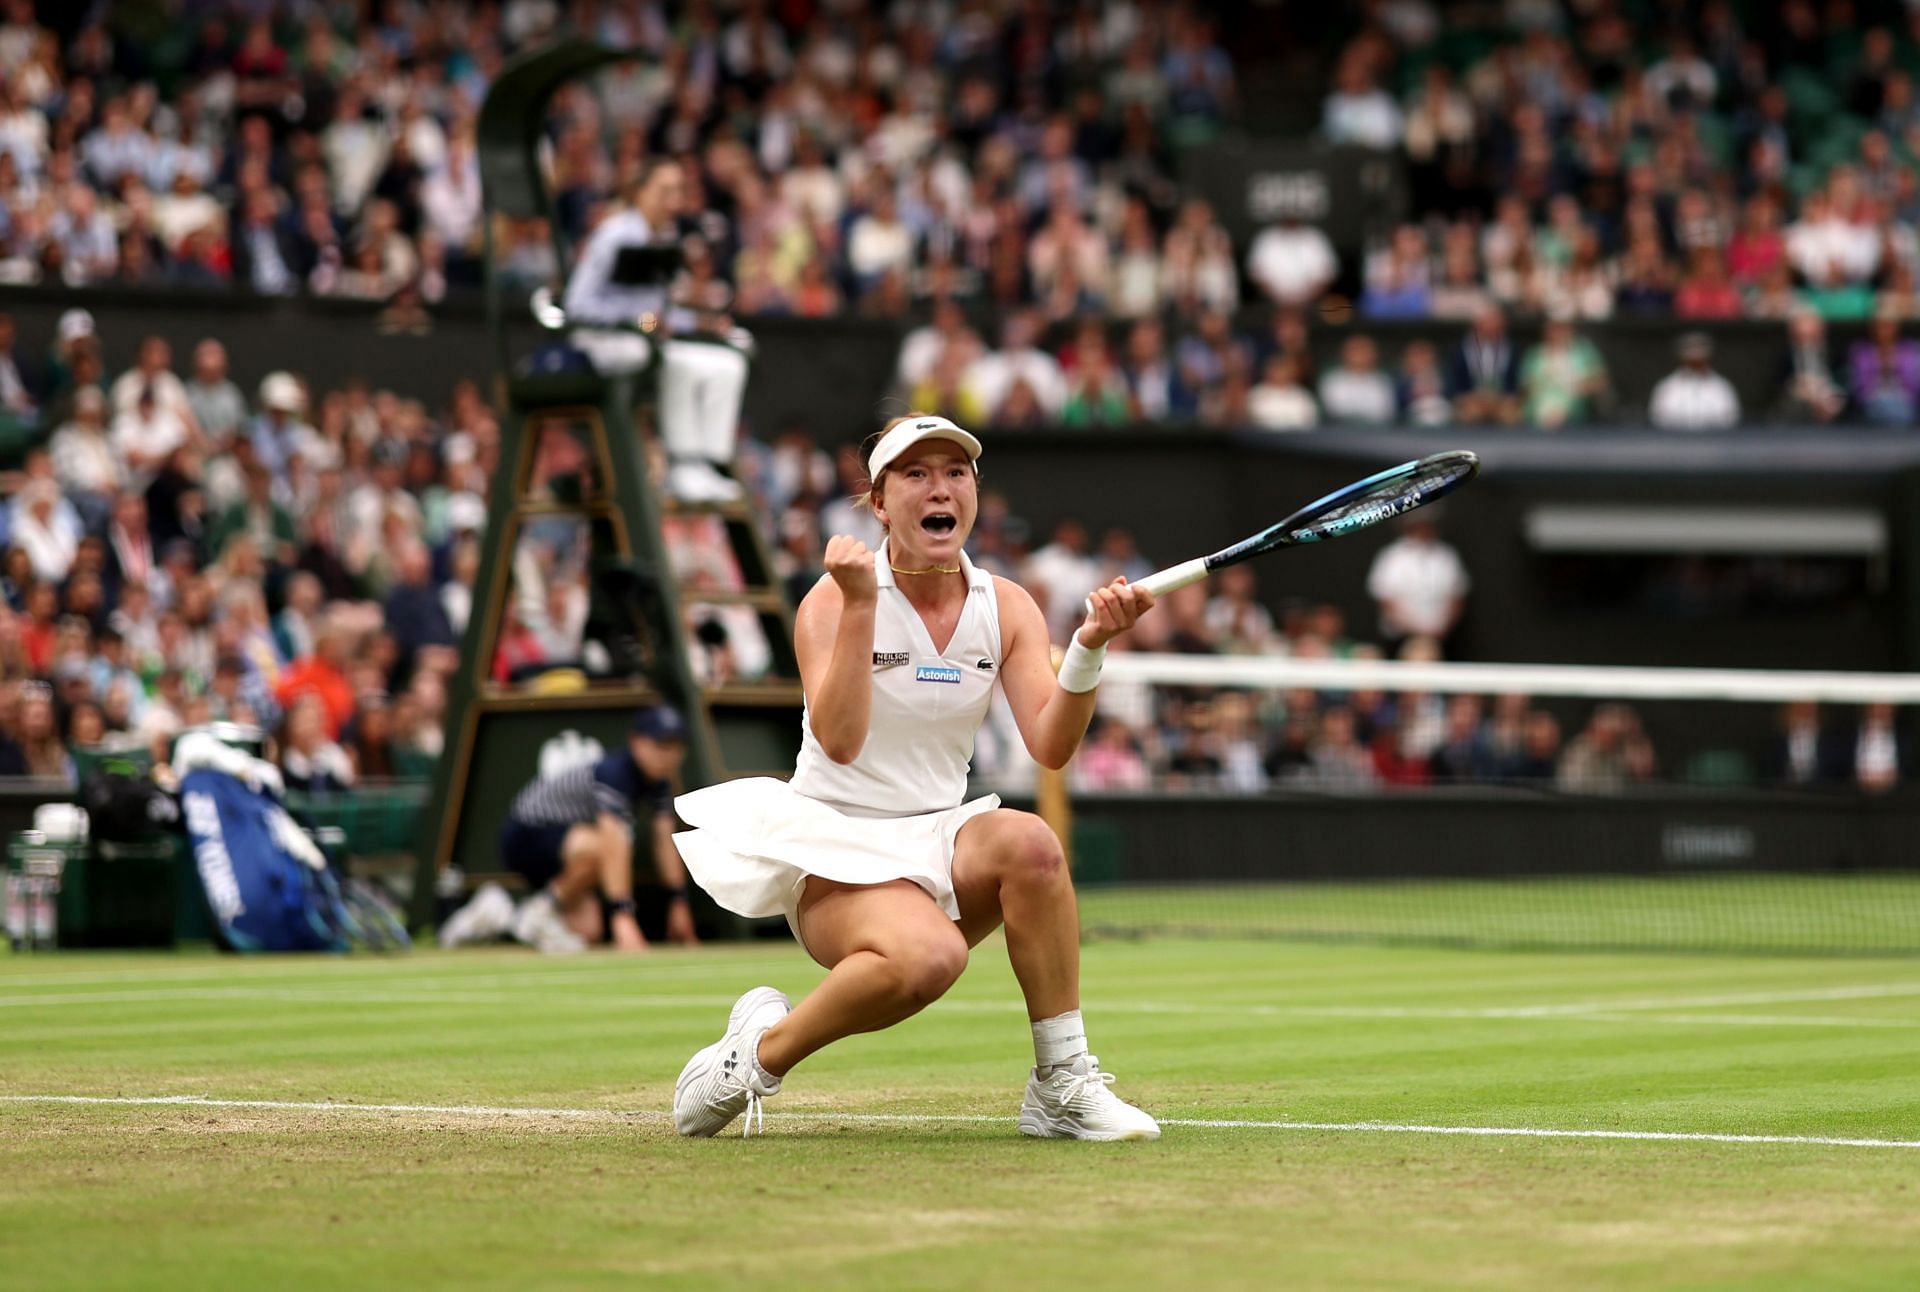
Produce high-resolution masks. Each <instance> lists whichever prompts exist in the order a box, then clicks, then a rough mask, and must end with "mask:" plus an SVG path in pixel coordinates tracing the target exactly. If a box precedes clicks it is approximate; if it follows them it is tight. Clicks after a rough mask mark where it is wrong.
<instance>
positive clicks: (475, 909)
mask: <svg viewBox="0 0 1920 1292" xmlns="http://www.w3.org/2000/svg"><path fill="white" fill-rule="evenodd" d="M512 929H513V899H512V898H511V897H508V896H507V890H506V889H504V888H502V887H500V885H498V884H482V885H481V886H480V891H479V892H477V893H475V894H474V895H473V897H472V898H471V899H469V900H468V902H467V904H466V905H465V906H463V907H461V908H460V909H459V910H457V911H455V912H454V913H453V914H452V915H450V916H448V917H447V922H446V923H445V924H442V925H441V926H440V945H441V946H443V947H468V946H473V945H474V944H475V943H479V942H494V941H497V940H499V939H500V938H504V937H506V936H507V934H508V933H509V932H511V931H512Z"/></svg>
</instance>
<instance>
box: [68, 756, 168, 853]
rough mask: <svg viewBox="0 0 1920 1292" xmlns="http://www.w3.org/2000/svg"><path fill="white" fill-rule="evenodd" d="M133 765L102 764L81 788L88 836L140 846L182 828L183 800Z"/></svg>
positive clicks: (81, 801)
mask: <svg viewBox="0 0 1920 1292" xmlns="http://www.w3.org/2000/svg"><path fill="white" fill-rule="evenodd" d="M130 768H132V764H130V763H122V764H118V765H116V764H114V763H111V762H109V763H103V764H102V765H101V766H100V767H98V768H96V769H95V770H94V771H93V772H92V773H91V774H90V775H89V776H88V777H87V779H86V780H85V781H84V782H83V783H82V784H81V786H80V806H81V807H83V808H85V809H86V813H87V829H88V833H90V834H91V835H92V837H93V838H95V839H105V840H106V841H108V842H109V843H140V842H144V841H146V840H150V839H153V838H154V837H156V836H158V835H164V834H170V833H172V832H174V831H176V830H178V829H179V828H180V801H179V800H178V799H176V798H175V797H174V796H173V795H171V794H169V793H167V792H166V791H165V790H163V789H161V788H160V787H159V786H158V785H155V784H154V783H153V781H152V780H151V779H150V778H149V777H146V776H143V775H140V774H139V773H138V772H137V771H134V770H129V769H130Z"/></svg>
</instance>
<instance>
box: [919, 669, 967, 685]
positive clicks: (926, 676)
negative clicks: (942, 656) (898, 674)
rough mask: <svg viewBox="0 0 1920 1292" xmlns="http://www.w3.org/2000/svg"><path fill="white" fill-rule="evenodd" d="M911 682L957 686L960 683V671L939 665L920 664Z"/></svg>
mask: <svg viewBox="0 0 1920 1292" xmlns="http://www.w3.org/2000/svg"><path fill="white" fill-rule="evenodd" d="M913 680H914V681H916V682H952V683H955V684H956V685H957V684H958V683H959V681H960V670H959V669H957V668H951V667H946V666H942V665H939V664H922V665H921V666H920V667H919V668H917V669H915V670H914V674H913Z"/></svg>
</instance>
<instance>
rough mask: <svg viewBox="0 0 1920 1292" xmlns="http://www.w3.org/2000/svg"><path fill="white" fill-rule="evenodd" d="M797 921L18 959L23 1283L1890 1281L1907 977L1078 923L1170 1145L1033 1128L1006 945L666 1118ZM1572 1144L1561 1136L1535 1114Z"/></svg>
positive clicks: (14, 1061) (9, 1137)
mask: <svg viewBox="0 0 1920 1292" xmlns="http://www.w3.org/2000/svg"><path fill="white" fill-rule="evenodd" d="M820 975H821V971H820V970H819V969H817V968H816V967H814V966H813V965H812V964H811V963H810V962H809V961H808V960H806V959H805V957H804V956H803V955H802V954H801V953H800V952H799V951H798V950H797V949H792V948H789V947H787V946H785V945H775V944H759V945H744V946H742V945H731V946H720V947H712V948H709V949H703V950H700V951H698V952H693V953H681V952H671V951H662V952H660V953H658V954H655V955H653V956H650V957H647V958H645V959H637V960H614V959H611V958H608V957H605V956H598V955H596V956H591V957H580V958H574V959H542V958H539V957H536V956H534V955H531V954H527V953H521V952H517V951H509V950H501V951H497V952H493V951H483V952H467V953H458V954H441V953H438V952H431V951H427V952H421V953H417V954H414V955H412V956H409V957H406V958H402V959H391V960H379V959H372V958H367V957H358V958H350V959H326V960H320V959H313V960H292V959H279V960H267V959H254V960H236V959H231V958H217V957H215V956H213V955H212V954H211V953H205V954H181V955H169V956H138V955H81V954H63V955H59V956H24V955H16V956H13V957H10V958H7V957H0V1283H3V1284H4V1285H5V1286H7V1287H17V1288H36V1289H55V1288H86V1289H96V1288H103V1287H127V1288H137V1287H143V1286H153V1287H160V1286H181V1285H189V1284H190V1285H196V1286H208V1287H235V1288H240V1287H265V1286H274V1287H302V1286H313V1287H319V1286H329V1287H354V1288H386V1287H394V1288H414V1287H424V1286H461V1287H470V1288H526V1287H586V1288H595V1287H605V1288H623V1289H624V1288H632V1287H634V1286H644V1287H648V1288H703V1289H711V1288H714V1287H732V1286H751V1287H757V1288H769V1287H777V1288H786V1287H805V1288H859V1289H893V1288H909V1287H911V1288H978V1287H983V1286H1009V1287H1022V1286H1025V1287H1038V1286H1055V1287H1093V1288H1158V1287H1176V1286H1177V1287H1247V1288H1273V1287H1311V1288H1376V1287H1382V1286H1393V1287H1405V1288H1459V1289H1468V1288H1471V1289H1506V1288H1512V1289H1522V1288H1526V1289H1532V1288H1540V1287H1552V1286H1562V1287H1578V1288H1583V1289H1584V1288H1634V1289H1646V1288H1735V1287H1738V1288H1743V1289H1746V1288H1779V1289H1802V1288H1810V1287H1819V1288H1823V1289H1838V1288H1860V1289H1865V1288H1887V1289H1909V1288H1912V1287H1914V1286H1916V1285H1920V960H1914V959H1901V958H1891V957H1890V958H1884V959H1875V958H1850V959H1810V958H1800V959H1795V958H1787V957H1778V958H1737V957H1731V956H1709V955H1595V954H1584V955H1582V954H1558V955H1553V954H1531V953H1521V952H1491V951H1463V950H1431V949H1425V950H1423V949H1416V948H1408V947H1378V946H1364V945H1341V944H1334V945H1301V944H1295V943H1288V942H1259V941H1251V940H1215V941H1180V940H1174V939H1148V940H1144V941H1139V942H1120V941H1095V942H1092V943H1090V944H1089V945H1088V947H1087V951H1086V967H1085V998H1086V1014H1087V1019H1088V1023H1089V1030H1090V1034H1091V1036H1092V1038H1093V1041H1094V1048H1095V1050H1096V1052H1097V1053H1098V1054H1099V1055H1100V1057H1101V1059H1102V1062H1103V1065H1104V1066H1105V1067H1106V1068H1107V1069H1108V1070H1110V1071H1113V1072H1115V1073H1117V1074H1118V1075H1119V1078H1120V1081H1119V1085H1118V1087H1117V1089H1118V1090H1119V1091H1120V1093H1122V1094H1123V1095H1124V1096H1126V1097H1127V1098H1130V1099H1133V1100H1134V1101H1136V1102H1138V1103H1140V1104H1142V1105H1143V1106H1145V1107H1147V1108H1148V1109H1150V1110H1151V1111H1153V1112H1154V1113H1155V1114H1156V1115H1157V1116H1159V1117H1161V1118H1162V1120H1163V1125H1164V1134H1163V1137H1162V1138H1161V1140H1160V1141H1159V1142H1158V1143H1153V1144H1126V1145H1089V1144H1077V1143H1063V1142H1040V1141H1034V1140H1029V1139H1026V1138H1024V1137H1022V1136H1021V1135H1019V1134H1018V1133H1017V1132H1016V1130H1015V1129H1014V1123H1013V1117H1014V1114H1015V1112H1016V1111H1017V1109H1018V1106H1019V1101H1020V1091H1021V1083H1022V1081H1023V1079H1024V1076H1025V1071H1026V1068H1027V1065H1028V1064H1029V1063H1030V1062H1031V1049H1030V1045H1029V1040H1028V1036H1027V1029H1026V1027H1025V1020H1024V1015H1023V1012H1022V1009H1021V1006H1020V1003H1019V995H1018V992H1017V990H1016V987H1015V984H1014V981H1013V977H1012V974H1011V973H1010V971H1009V970H1008V969H1007V966H1006V958H1005V952H1004V948H1003V947H1002V946H1001V945H1000V944H999V942H998V940H997V939H995V940H992V941H989V942H988V943H987V944H986V945H985V946H983V947H981V948H980V949H979V950H977V951H976V952H975V954H974V964H973V967H972V968H971V969H970V970H969V971H968V973H967V975H966V977H965V978H963V979H962V980H961V982H960V984H959V985H958V986H957V987H956V988H955V990H954V991H953V993H952V994H951V995H950V996H949V997H948V998H947V999H946V1000H945V1001H943V1002H941V1003H940V1004H938V1005H936V1006H935V1007H933V1009H931V1010H930V1011H928V1012H927V1013H926V1014H924V1015H922V1016H921V1017H919V1018H917V1019H915V1020H912V1021H911V1022H909V1023H907V1024H905V1025H903V1026H901V1027H899V1028H896V1029H894V1030H893V1031H891V1032H888V1033H884V1034H880V1035H877V1036H869V1037H859V1038H855V1039H853V1040H851V1041H849V1042H846V1043H843V1044H841V1045H839V1046H836V1047H834V1048H833V1049H831V1050H829V1051H827V1052H826V1053H824V1054H822V1055H820V1056H817V1057H816V1058H815V1059H813V1060H812V1061H810V1062H809V1063H807V1064H806V1065H804V1066H803V1067H801V1068H800V1069H798V1070H796V1071H795V1073H794V1074H793V1075H792V1076H791V1077H790V1078H789V1079H788V1082H787V1086H786V1092H785V1093H783V1094H782V1095H781V1096H779V1097H778V1098H777V1099H775V1100H773V1101H771V1102H770V1104H769V1105H768V1108H769V1115H768V1121H767V1131H768V1133H767V1135H766V1136H765V1138H764V1139H763V1138H759V1137H755V1138H754V1139H750V1140H746V1141H742V1140H741V1139H740V1138H739V1137H738V1131H737V1129H736V1130H732V1131H729V1132H728V1133H727V1135H726V1136H725V1137H723V1138H721V1139H718V1140H712V1141H704V1142H688V1141H682V1140H680V1139H678V1138H676V1137H675V1136H674V1135H673V1133H672V1130H671V1127H670V1125H669V1124H668V1121H667V1118H666V1110H667V1107H668V1104H669V1101H670V1099H671V1093H672V1085H673V1080H674V1078H675V1076H676V1075H677V1074H678V1072H679V1069H680V1066H681V1064H682V1063H683V1062H684V1061H685V1059H686V1057H687V1056H688V1055H689V1054H690V1053H692V1051H693V1050H694V1049H696V1048H697V1047H699V1046H701V1045H704V1044H706V1043H707V1042H709V1041H711V1040H712V1039H713V1038H714V1037H715V1036H717V1035H718V1034H719V1031H720V1027H721V1024H722V1023H723V1021H724V1018H725V1014H726V1010H727V1007H728V1006H729V1005H730V1004H731V1002H732V1000H733V998H734V997H735V996H736V995H737V994H738V993H739V992H740V991H742V990H744V989H746V988H748V987H751V986H754V985H755V984H757V983H760V982H768V983H772V984H774V985H776V986H779V987H781V988H783V989H785V990H786V991H788V992H789V993H791V994H794V995H796V996H797V995H799V994H800V993H802V992H804V991H805V990H807V989H808V988H809V987H810V986H811V985H812V984H813V983H815V982H816V981H818V979H819V977H820ZM1550 1132H1568V1133H1567V1134H1551V1133H1550Z"/></svg>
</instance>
